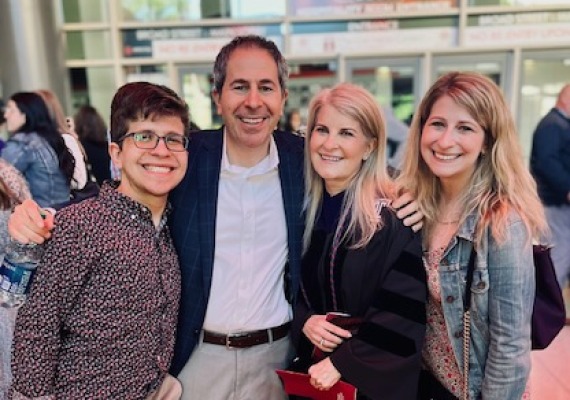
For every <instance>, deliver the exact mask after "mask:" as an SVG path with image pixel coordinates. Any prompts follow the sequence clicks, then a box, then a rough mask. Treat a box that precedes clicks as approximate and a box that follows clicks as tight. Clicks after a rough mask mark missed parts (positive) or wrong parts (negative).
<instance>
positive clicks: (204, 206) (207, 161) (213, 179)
mask: <svg viewBox="0 0 570 400" xmlns="http://www.w3.org/2000/svg"><path fill="white" fill-rule="evenodd" d="M222 132H223V131H222V130H219V131H212V132H209V133H208V137H207V140H204V144H203V145H204V151H203V152H199V154H200V160H199V163H198V165H196V168H197V169H198V191H199V194H198V196H199V197H198V211H199V217H198V218H199V221H200V229H201V231H202V232H201V234H200V240H201V243H200V248H201V249H202V252H201V264H202V266H203V268H204V274H203V277H204V288H205V296H206V299H207V298H208V296H209V295H210V287H211V283H212V270H213V266H214V247H215V243H216V211H217V206H218V183H219V181H220V164H221V163H220V161H221V159H222V140H223V134H222ZM189 156H190V157H192V154H190V155H189Z"/></svg>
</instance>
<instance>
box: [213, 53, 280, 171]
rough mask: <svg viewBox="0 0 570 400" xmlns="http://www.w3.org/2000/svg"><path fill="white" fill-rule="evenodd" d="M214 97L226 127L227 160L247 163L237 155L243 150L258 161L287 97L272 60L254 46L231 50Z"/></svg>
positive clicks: (262, 154) (265, 152)
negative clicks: (221, 83) (223, 78)
mask: <svg viewBox="0 0 570 400" xmlns="http://www.w3.org/2000/svg"><path fill="white" fill-rule="evenodd" d="M213 97H214V101H215V102H216V107H217V110H218V114H220V115H221V116H222V118H223V120H224V124H225V127H226V133H227V136H226V137H227V144H226V145H227V149H228V155H229V157H230V161H231V162H232V163H234V164H238V165H240V164H241V165H243V164H244V163H245V164H248V162H247V161H246V160H242V159H241V158H240V155H243V154H244V153H248V154H250V155H252V154H253V159H254V160H253V161H254V163H255V162H257V161H260V160H261V159H262V158H263V157H265V155H266V154H267V152H268V151H269V140H270V137H271V134H272V133H273V131H274V130H275V127H276V126H277V123H278V122H279V119H280V118H281V115H282V113H283V106H284V104H285V100H286V99H287V93H286V92H283V90H282V89H281V86H280V85H279V75H278V71H277V64H276V63H275V61H274V59H273V58H272V57H271V55H270V54H269V53H268V52H267V51H266V50H263V49H260V48H257V47H247V48H238V49H236V50H234V52H233V53H232V54H231V55H230V58H229V60H228V64H227V71H226V78H225V81H224V84H223V86H222V90H221V92H214V93H213ZM250 161H251V159H250Z"/></svg>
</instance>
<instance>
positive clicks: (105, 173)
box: [73, 105, 111, 185]
mask: <svg viewBox="0 0 570 400" xmlns="http://www.w3.org/2000/svg"><path fill="white" fill-rule="evenodd" d="M73 120H74V123H75V132H76V133H77V136H78V137H79V141H80V142H81V144H82V145H83V148H84V149H85V154H86V155H87V160H88V161H89V164H90V165H91V171H92V173H93V175H95V178H96V179H97V183H98V184H99V185H101V184H102V183H103V181H105V180H107V179H111V170H110V168H109V165H110V162H111V157H110V156H109V148H108V142H107V125H106V124H105V121H104V120H103V117H102V116H101V114H99V112H98V111H97V110H96V109H95V107H92V106H89V105H85V106H81V108H79V110H78V111H77V113H76V114H75V116H74V117H73Z"/></svg>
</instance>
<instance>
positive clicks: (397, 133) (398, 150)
mask: <svg viewBox="0 0 570 400" xmlns="http://www.w3.org/2000/svg"><path fill="white" fill-rule="evenodd" d="M382 112H383V113H384V119H385V121H386V134H387V136H388V137H387V139H386V141H387V143H386V144H387V146H386V156H387V157H388V166H389V167H390V168H391V170H390V172H391V174H392V172H394V173H395V172H396V171H399V170H400V169H401V168H402V160H403V158H404V152H405V149H406V138H407V137H408V129H409V127H408V125H406V124H405V123H404V122H402V121H400V119H398V117H396V115H395V114H394V109H393V108H392V107H382Z"/></svg>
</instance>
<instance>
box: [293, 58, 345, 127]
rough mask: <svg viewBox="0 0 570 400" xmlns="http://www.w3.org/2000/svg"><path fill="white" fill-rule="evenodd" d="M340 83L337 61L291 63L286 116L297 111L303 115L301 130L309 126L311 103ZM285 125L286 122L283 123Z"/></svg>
mask: <svg viewBox="0 0 570 400" xmlns="http://www.w3.org/2000/svg"><path fill="white" fill-rule="evenodd" d="M337 82H338V68H337V62H336V61H320V62H319V61H315V62H304V61H289V84H288V88H289V97H288V98H287V102H286V104H285V113H284V114H285V115H287V114H289V112H290V111H292V110H294V109H296V110H299V113H300V114H301V128H300V131H301V132H304V129H305V127H306V124H307V114H308V111H309V102H310V101H311V99H312V98H313V96H314V95H315V94H317V93H318V92H319V91H320V90H321V89H324V88H327V87H332V86H333V85H334V84H335V83H337ZM282 122H283V124H284V123H285V121H282Z"/></svg>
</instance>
